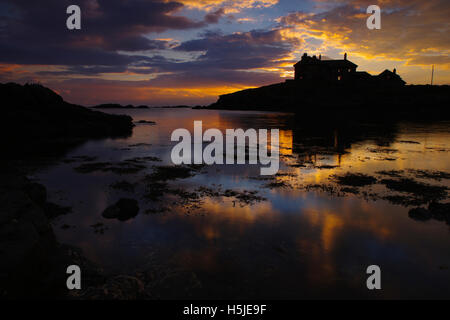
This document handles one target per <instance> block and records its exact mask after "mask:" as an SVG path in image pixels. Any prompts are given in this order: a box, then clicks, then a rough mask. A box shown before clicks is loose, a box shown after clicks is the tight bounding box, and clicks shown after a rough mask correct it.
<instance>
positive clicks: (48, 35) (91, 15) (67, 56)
mask: <svg viewBox="0 0 450 320" xmlns="http://www.w3.org/2000/svg"><path fill="white" fill-rule="evenodd" d="M372 2H373V1H368V0H353V1H352V0H339V1H329V0H310V1H288V0H258V1H257V0H249V1H237V0H199V1H194V0H174V1H168V0H131V1H120V0H109V1H106V0H80V1H78V3H72V2H71V1H66V0H63V1H57V0H50V1H45V4H43V3H37V2H29V1H21V0H19V1H17V0H14V1H12V0H0V9H1V25H0V81H1V82H2V83H4V82H11V81H12V82H18V83H26V82H39V83H42V84H43V85H45V86H48V87H50V88H51V89H53V90H55V91H56V92H58V93H59V94H60V95H62V96H63V98H64V99H65V100H67V101H69V102H72V103H78V104H83V105H95V104H100V103H122V104H129V103H131V104H137V105H138V104H145V105H149V106H161V105H182V104H183V105H184V104H186V105H197V104H200V105H207V104H210V103H212V102H215V101H216V100H217V98H218V96H219V95H221V94H226V93H231V92H234V91H238V90H242V89H247V88H254V87H258V86H262V85H268V84H272V83H279V82H284V81H285V80H286V79H291V78H292V77H293V71H294V69H293V64H294V63H295V62H297V61H298V60H299V59H300V57H301V55H302V54H303V53H304V52H307V53H308V54H310V55H317V56H318V55H319V54H320V55H322V57H323V58H325V59H342V58H343V55H344V53H345V52H346V53H347V54H348V59H349V60H351V61H352V62H354V63H355V64H357V65H358V71H367V72H369V73H371V74H379V73H381V72H382V71H383V70H385V69H389V70H392V69H394V68H396V69H397V72H398V73H399V74H400V75H401V77H402V78H403V79H404V80H405V81H406V82H407V83H408V84H429V83H430V80H431V68H432V65H434V84H450V56H449V52H450V43H449V37H448V34H449V33H450V32H449V31H450V30H449V29H450V27H449V22H448V16H449V14H450V4H449V3H448V1H444V0H430V1H419V0H381V1H377V4H378V5H379V6H380V7H381V10H382V11H381V12H382V13H381V26H382V27H381V29H380V30H369V29H368V28H367V27H366V19H367V17H368V16H369V15H368V14H366V9H367V7H368V6H369V5H371V4H373V3H372ZM71 4H78V5H79V6H80V8H81V11H82V29H81V30H76V31H73V30H72V31H71V30H68V29H67V28H66V27H65V25H66V19H67V14H66V8H67V6H68V5H71Z"/></svg>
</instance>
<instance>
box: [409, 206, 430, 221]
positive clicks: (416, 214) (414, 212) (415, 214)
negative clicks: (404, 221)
mask: <svg viewBox="0 0 450 320" xmlns="http://www.w3.org/2000/svg"><path fill="white" fill-rule="evenodd" d="M408 216H409V217H410V218H411V219H414V220H419V221H426V220H430V219H431V212H430V211H429V210H427V209H425V208H414V209H411V210H409V212H408Z"/></svg>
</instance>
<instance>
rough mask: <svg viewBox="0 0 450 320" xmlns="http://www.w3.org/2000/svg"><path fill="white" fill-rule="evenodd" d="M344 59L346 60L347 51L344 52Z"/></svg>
mask: <svg viewBox="0 0 450 320" xmlns="http://www.w3.org/2000/svg"><path fill="white" fill-rule="evenodd" d="M344 60H347V52H346V53H344Z"/></svg>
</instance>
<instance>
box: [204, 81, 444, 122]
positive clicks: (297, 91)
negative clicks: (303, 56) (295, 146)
mask: <svg viewBox="0 0 450 320" xmlns="http://www.w3.org/2000/svg"><path fill="white" fill-rule="evenodd" d="M448 105H450V86H428V85H407V86H401V87H390V86H368V85H362V84H358V83H354V84H352V85H348V84H339V83H338V84H333V85H330V84H327V85H325V84H321V83H314V82H308V83H305V82H302V81H300V82H299V81H292V80H291V81H286V82H283V83H277V84H272V85H268V86H263V87H260V88H255V89H246V90H242V91H238V92H234V93H230V94H224V95H221V96H220V97H219V99H218V101H217V102H215V103H213V104H211V105H210V106H208V107H207V108H209V109H231V110H273V111H290V112H296V113H301V114H302V115H308V114H311V115H314V114H316V115H320V116H321V117H324V116H326V115H327V114H329V115H331V114H344V115H351V116H356V115H359V114H362V115H365V116H369V117H372V116H373V115H379V116H385V115H386V114H387V115H390V116H392V115H393V114H395V113H398V114H399V115H401V116H402V117H406V118H408V117H410V116H411V115H414V116H416V117H422V116H423V115H425V116H426V117H437V118H440V119H441V118H442V116H443V114H444V113H445V115H447V116H448V115H449V114H450V113H449V110H448Z"/></svg>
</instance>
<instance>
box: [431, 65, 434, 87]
mask: <svg viewBox="0 0 450 320" xmlns="http://www.w3.org/2000/svg"><path fill="white" fill-rule="evenodd" d="M433 77H434V64H433V66H432V67H431V85H433Z"/></svg>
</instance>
